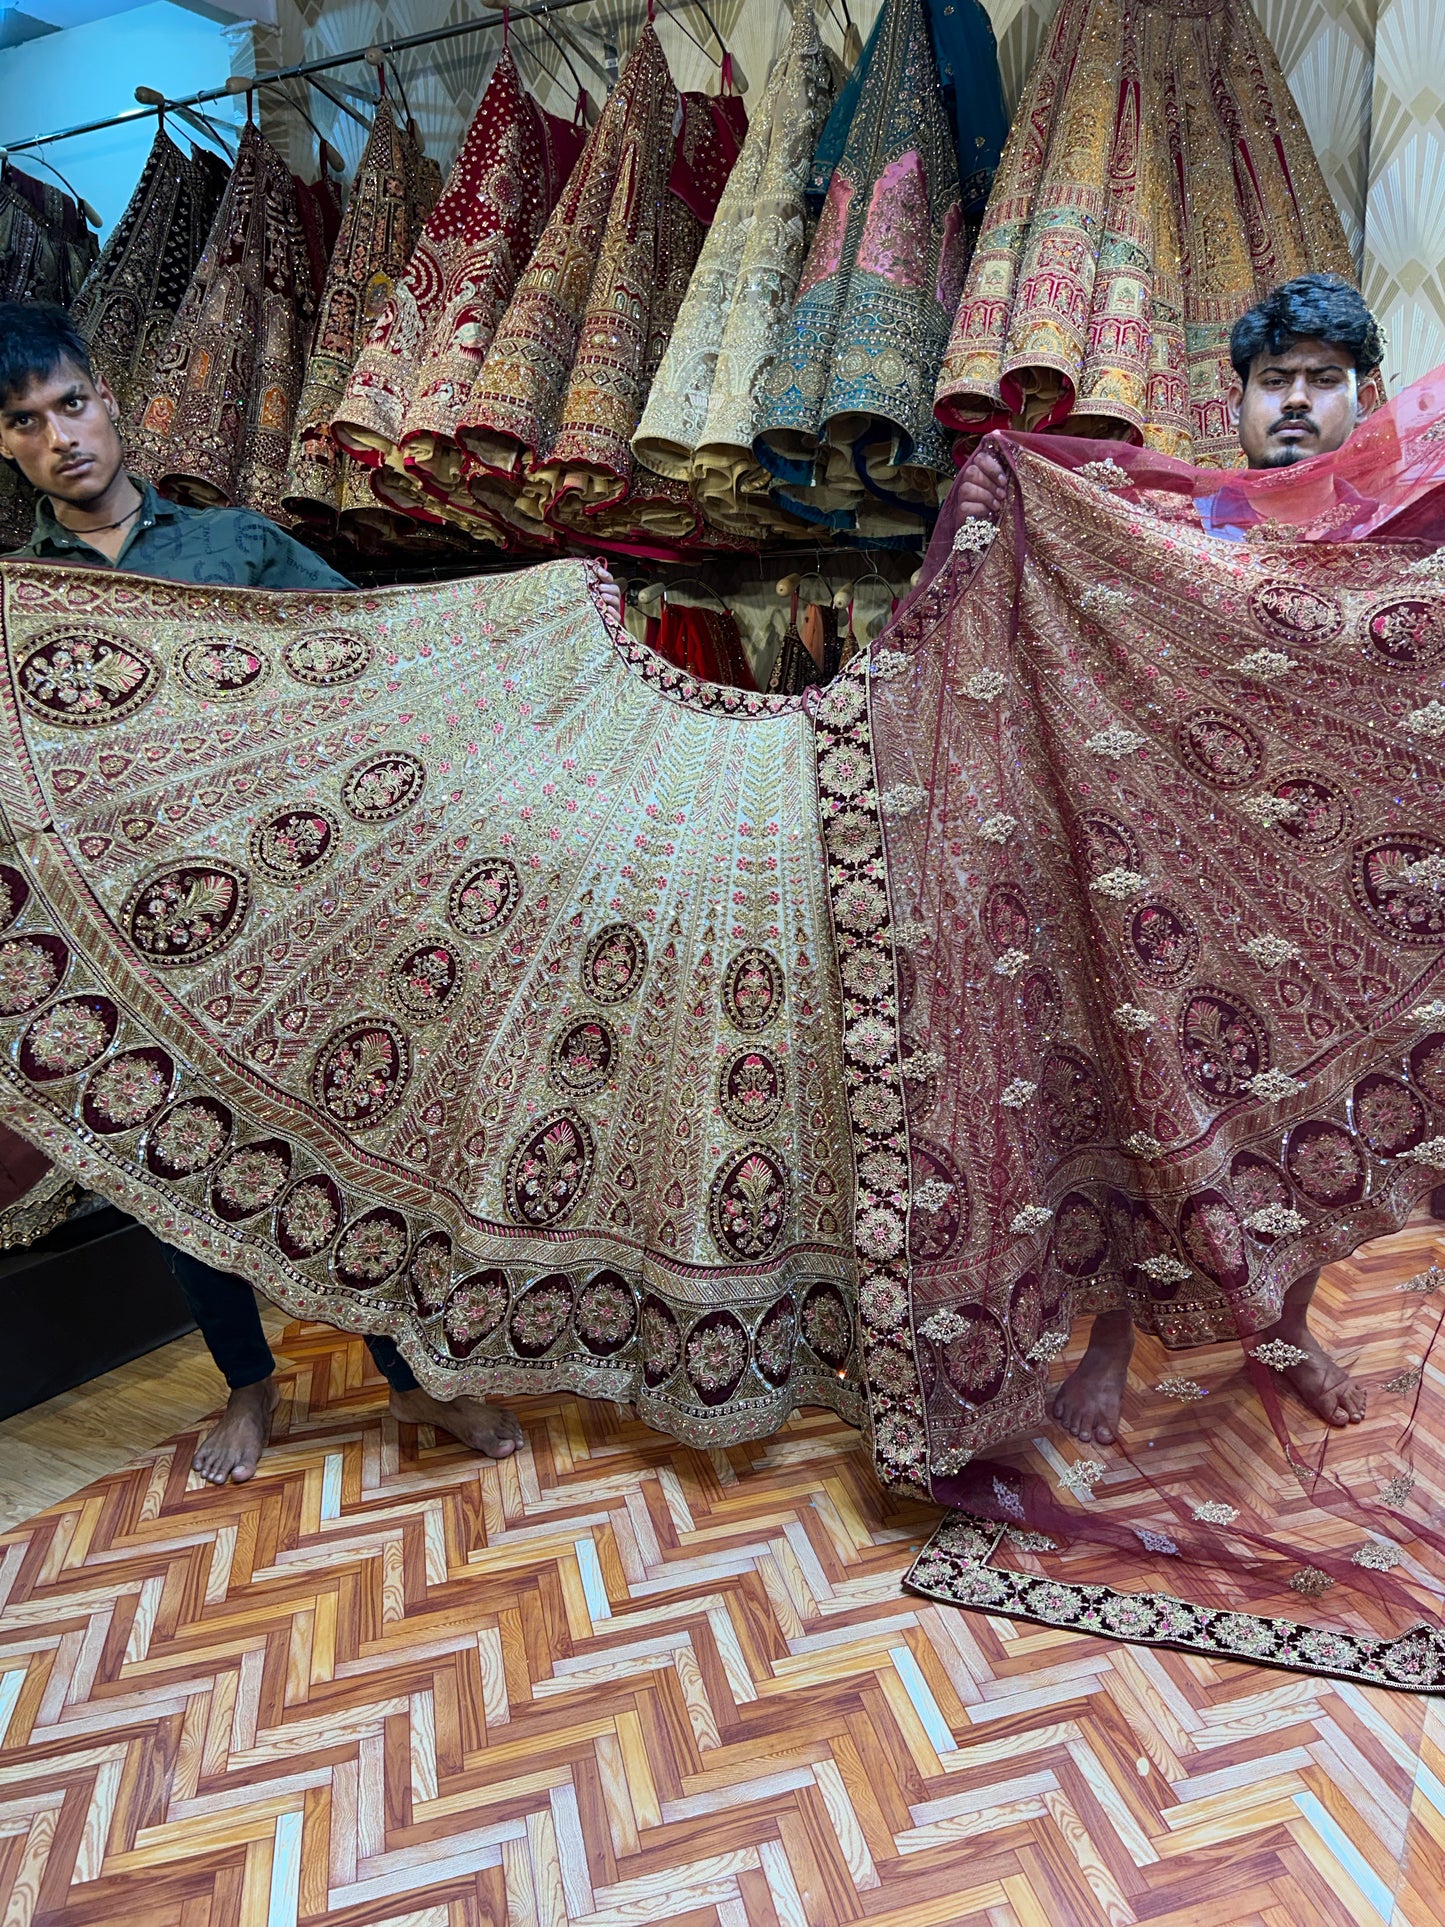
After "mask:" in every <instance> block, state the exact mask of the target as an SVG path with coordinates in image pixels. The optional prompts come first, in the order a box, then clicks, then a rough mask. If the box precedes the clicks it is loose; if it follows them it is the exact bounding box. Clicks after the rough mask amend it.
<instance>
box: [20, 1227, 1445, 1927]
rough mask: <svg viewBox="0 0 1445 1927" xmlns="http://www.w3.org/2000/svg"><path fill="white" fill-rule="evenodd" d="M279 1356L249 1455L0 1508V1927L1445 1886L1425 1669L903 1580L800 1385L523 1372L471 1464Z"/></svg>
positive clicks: (1235, 1918)
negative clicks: (1373, 1686) (662, 1395)
mask: <svg viewBox="0 0 1445 1927" xmlns="http://www.w3.org/2000/svg"><path fill="white" fill-rule="evenodd" d="M1422 1254H1423V1256H1422ZM1430 1255H1431V1237H1430V1234H1429V1232H1428V1230H1427V1229H1425V1228H1424V1227H1421V1229H1420V1231H1419V1232H1418V1233H1414V1232H1412V1233H1407V1234H1403V1235H1402V1236H1401V1237H1400V1238H1397V1239H1393V1240H1389V1241H1386V1242H1385V1243H1384V1244H1382V1245H1380V1246H1376V1247H1373V1248H1372V1249H1371V1251H1370V1252H1369V1253H1366V1254H1361V1256H1360V1257H1359V1258H1358V1259H1357V1260H1356V1261H1355V1262H1356V1264H1357V1266H1358V1267H1359V1268H1360V1269H1361V1271H1362V1273H1363V1272H1373V1273H1374V1274H1375V1275H1374V1276H1373V1277H1372V1278H1371V1279H1370V1281H1369V1282H1370V1284H1371V1286H1373V1287H1378V1285H1379V1283H1380V1279H1381V1276H1382V1275H1383V1274H1384V1271H1388V1272H1389V1273H1390V1275H1395V1274H1398V1276H1400V1277H1404V1276H1407V1275H1409V1273H1410V1272H1411V1271H1413V1270H1418V1269H1419V1268H1420V1267H1421V1264H1422V1262H1425V1261H1428V1259H1429V1257H1430ZM1341 1282H1346V1283H1347V1282H1348V1281H1347V1280H1343V1279H1342V1280H1341ZM1361 1282H1364V1281H1363V1278H1362V1280H1361ZM286 1351H287V1354H288V1358H289V1360H290V1364H289V1366H288V1369H287V1373H286V1377H285V1385H286V1399H285V1402H284V1403H283V1406H282V1409H281V1411H280V1413H279V1414H278V1418H277V1424H276V1428H275V1432H274V1440H275V1442H274V1444H273V1446H272V1449H271V1450H270V1452H269V1453H268V1455H267V1457H266V1459H265V1460H264V1462H263V1466H262V1470H261V1474H260V1476H258V1478H257V1479H256V1481H255V1482H254V1484H253V1485H251V1486H249V1487H231V1488H229V1489H226V1490H222V1491H213V1490H210V1489H207V1488H203V1487H198V1486H196V1485H195V1484H194V1483H193V1482H192V1481H191V1480H190V1479H189V1477H188V1474H187V1470H186V1468H187V1464H188V1458H189V1452H190V1449H191V1447H192V1444H193V1442H194V1438H195V1432H194V1430H192V1431H189V1432H186V1433H184V1434H182V1435H180V1436H179V1437H177V1438H175V1439H173V1440H171V1441H169V1442H167V1443H166V1444H164V1445H161V1446H158V1447H156V1448H155V1449H153V1450H150V1451H148V1452H146V1453H144V1454H143V1455H142V1456H141V1457H140V1458H139V1459H137V1460H136V1461H135V1462H133V1463H132V1464H131V1465H129V1466H128V1467H126V1468H124V1469H122V1470H119V1471H115V1472H113V1473H109V1474H107V1475H106V1476H104V1477H102V1478H99V1479H97V1480H96V1481H95V1482H94V1483H92V1484H90V1485H88V1486H86V1487H85V1488H84V1489H83V1490H82V1491H80V1492H78V1493H77V1494H75V1496H74V1497H73V1498H70V1499H67V1500H64V1501H63V1502H61V1503H60V1504H58V1505H55V1506H52V1507H51V1508H50V1509H49V1510H48V1511H46V1512H44V1513H42V1514H40V1515H39V1516H38V1517H36V1518H34V1519H32V1520H30V1521H28V1522H27V1523H25V1524H23V1525H18V1526H15V1527H13V1528H11V1529H10V1530H8V1531H6V1532H3V1533H0V1927H61V1924H62V1923H64V1927H290V1924H291V1923H314V1922H323V1921H324V1922H327V1923H330V1924H331V1927H363V1924H365V1927H503V1924H504V1923H506V1927H564V1924H566V1927H641V1924H644V1923H649V1924H650V1923H655V1924H656V1927H663V1924H664V1923H666V1927H834V1923H843V1922H851V1921H865V1922H870V1923H873V1927H985V1923H987V1927H1095V1923H1101V1924H1103V1923H1106V1924H1107V1927H1123V1924H1124V1923H1129V1922H1134V1921H1141V1922H1142V1921H1149V1922H1157V1923H1168V1924H1169V1927H1317V1924H1318V1923H1329V1924H1333V1923H1342V1922H1348V1923H1354V1922H1362V1923H1367V1924H1368V1927H1384V1924H1386V1923H1391V1924H1393V1927H1431V1923H1434V1922H1438V1921H1439V1920H1440V1919H1441V1918H1442V1917H1445V1716H1442V1710H1441V1706H1440V1703H1439V1702H1434V1701H1422V1700H1419V1699H1415V1698H1412V1697H1408V1696H1405V1695H1391V1694H1386V1693H1382V1692H1374V1691H1364V1690H1360V1689H1358V1688H1356V1687H1352V1686H1348V1685H1334V1684H1329V1683H1326V1682H1322V1681H1316V1680H1311V1679H1308V1678H1303V1677H1299V1676H1295V1675H1290V1674H1283V1673H1271V1672H1268V1671H1265V1670H1263V1669H1260V1668H1252V1667H1246V1666H1242V1665H1224V1664H1217V1663H1213V1662H1208V1661H1204V1660H1201V1659H1197V1658H1190V1657H1187V1656H1183V1655H1179V1654H1173V1653H1167V1652H1149V1651H1146V1650H1143V1649H1137V1648H1128V1647H1124V1646H1119V1645H1113V1644H1108V1643H1105V1642H1102V1641H1095V1640H1090V1639H1084V1638H1080V1637H1077V1636H1072V1635H1066V1634H1059V1633H1054V1632H1050V1631H1044V1630H1040V1629H1039V1628H1036V1627H1030V1626H1025V1625H1015V1624H1013V1623H1011V1622H1009V1621H1006V1620H997V1619H988V1618H984V1617H981V1616H979V1615H976V1614H971V1613H963V1612H959V1611H956V1610H954V1609H951V1608H946V1607H939V1606H931V1605H928V1604H926V1603H924V1602H922V1601H919V1600H916V1599H913V1598H910V1597H909V1596H908V1595H906V1594H904V1593H903V1592H902V1591H901V1588H900V1584H899V1579H900V1574H901V1573H902V1572H903V1571H904V1570H905V1568H906V1567H907V1565H908V1563H909V1562H910V1560H911V1559H912V1557H913V1555H914V1553H915V1551H916V1550H917V1548H918V1546H919V1545H920V1544H921V1543H922V1541H923V1540H924V1538H926V1536H927V1535H928V1533H929V1532H930V1531H931V1529H932V1527H933V1524H934V1522H935V1515H934V1513H933V1512H932V1510H931V1509H930V1508H927V1507H924V1506H920V1505H915V1504H911V1503H904V1502H899V1501H897V1500H895V1499H892V1498H890V1497H888V1496H887V1495H885V1494H883V1493H882V1492H880V1490H879V1488H878V1487H877V1485H876V1484H875V1483H874V1480H873V1478H872V1475H871V1472H870V1470H869V1468H868V1462H867V1458H866V1455H865V1454H864V1452H863V1451H862V1449H861V1447H860V1444H859V1441H858V1439H857V1437H856V1435H854V1434H852V1433H851V1432H849V1431H848V1430H847V1429H846V1428H845V1427H844V1426H842V1425H840V1424H839V1423H837V1422H836V1421H835V1420H833V1419H832V1418H830V1417H825V1416H823V1415H816V1414H815V1415H804V1416H802V1417H800V1418H798V1419H796V1420H795V1421H794V1422H793V1423H792V1425H790V1427H789V1428H788V1429H787V1430H786V1431H785V1432H783V1433H781V1434H780V1435H778V1436H777V1437H776V1438H774V1439H772V1440H769V1441H766V1442H763V1443H760V1444H757V1445H751V1446H747V1447H739V1448H734V1449H731V1450H728V1451H726V1452H722V1451H719V1452H711V1453H709V1452H704V1451H693V1450H689V1449H686V1448H683V1447H680V1446H678V1445H676V1444H674V1443H673V1442H672V1441H670V1440H667V1439H664V1438H661V1437H659V1436H657V1435H656V1434H654V1433H651V1432H649V1431H647V1430H646V1429H645V1428H644V1427H642V1426H641V1425H639V1424H638V1423H637V1422H636V1421H635V1420H633V1419H632V1418H631V1417H629V1416H628V1415H626V1414H625V1413H623V1412H622V1411H620V1410H619V1409H618V1408H615V1407H612V1406H608V1405H589V1404H584V1403H582V1402H581V1401H578V1400H574V1399H571V1398H563V1397H559V1398H546V1399H540V1398H539V1399H532V1400H527V1401H524V1402H523V1403H522V1404H521V1405H519V1407H518V1409H519V1411H520V1413H521V1416H522V1418H523V1422H524V1424H525V1426H526V1429H527V1437H528V1443H527V1446H526V1449H525V1450H524V1451H523V1452H522V1453H521V1454H519V1455H518V1457H517V1458H515V1459H513V1460H509V1461H506V1462H504V1463H502V1464H500V1465H492V1464H488V1463H483V1462H480V1461H478V1460H477V1459H475V1458H472V1457H470V1456H469V1455H467V1454H466V1453H465V1452H463V1451H462V1450H461V1449H460V1448H459V1447H457V1446H455V1445H453V1444H452V1443H451V1442H450V1441H448V1440H446V1439H436V1438H433V1437H432V1435H431V1434H430V1433H429V1432H427V1431H426V1429H425V1428H414V1427H410V1426H401V1427H398V1426H397V1425H396V1424H395V1423H394V1422H393V1421H392V1420H391V1419H390V1418H389V1417H388V1416H387V1415H386V1411H385V1400H384V1387H382V1386H381V1384H380V1382H379V1381H378V1380H377V1379H376V1378H375V1377H374V1376H373V1375H372V1374H371V1371H370V1363H369V1360H368V1358H367V1355H366V1353H365V1350H364V1348H363V1347H362V1346H361V1344H360V1343H359V1342H357V1341H355V1340H349V1339H346V1338H343V1337H341V1336H340V1335H338V1334H336V1333H334V1332H330V1331H326V1330H323V1329H321V1328H318V1327H312V1326H293V1327H291V1328H289V1330H288V1332H287V1334H286Z"/></svg>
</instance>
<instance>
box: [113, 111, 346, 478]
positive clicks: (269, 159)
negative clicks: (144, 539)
mask: <svg viewBox="0 0 1445 1927" xmlns="http://www.w3.org/2000/svg"><path fill="white" fill-rule="evenodd" d="M314 313H315V295H314V293H313V289H312V282H311V268H310V265H309V263H308V259H307V250H306V242H305V239H304V237H303V234H302V229H301V222H300V219H299V217H298V214H297V210H296V190H295V184H294V182H293V180H292V177H291V175H290V174H289V172H288V171H287V168H286V164H285V162H284V161H283V160H282V159H281V156H280V155H279V154H278V153H277V152H276V150H275V148H274V147H272V145H271V144H270V142H269V141H267V140H265V139H264V138H263V137H262V135H261V134H260V133H259V132H258V131H257V129H256V128H255V127H254V126H252V125H251V124H250V123H249V122H248V123H247V125H246V126H245V127H244V128H243V129H242V131H241V144H240V149H239V151H238V153H237V156H236V165H235V169H234V171H233V172H232V175H231V179H230V181H229V183H228V184H227V187H226V192H225V196H224V198H223V200H222V202H221V206H220V209H219V211H218V212H217V215H216V219H215V223H214V225H213V226H212V229H211V233H210V238H209V239H208V241H207V242H206V247H205V252H204V253H203V254H202V256H201V262H200V266H199V267H198V268H197V269H196V272H195V274H194V275H193V276H192V278H191V284H190V286H189V287H188V288H187V290H186V293H185V297H184V299H183V300H182V302H181V306H180V309H179V312H178V313H177V315H176V322H175V326H174V328H173V329H172V330H171V335H170V339H169V340H168V341H167V343H166V346H165V348H164V349H163V350H162V352H161V356H160V359H159V362H158V363H157V367H156V374H155V380H154V383H153V386H152V389H151V393H150V394H149V395H148V396H141V397H138V398H137V401H136V405H135V407H134V409H133V410H132V415H131V428H132V435H131V437H130V439H131V443H132V447H133V458H134V461H135V465H136V467H137V468H138V469H139V470H140V471H141V473H142V474H144V475H146V476H147V477H148V478H149V479H150V480H151V481H153V482H155V483H156V485H157V486H158V487H160V488H161V489H163V490H164V492H165V493H166V494H169V495H174V496H175V497H176V499H177V500H179V501H185V502H190V503H193V504H196V505H197V506H200V507H203V508H204V507H211V506H214V505H216V504H218V503H227V504H234V505H236V506H238V507H245V508H254V509H259V510H260V511H261V512H262V513H263V514H268V515H274V514H276V513H277V512H278V511H279V509H280V504H281V496H282V494H283V492H284V489H285V483H286V458H287V455H288V454H289V452H290V447H291V422H292V417H293V414H294V411H295V406H296V399H297V396H298V395H299V394H300V391H301V382H302V378H303V375H304V372H305V367H306V354H307V349H308V346H309V342H310V335H311V323H312V317H313V315H314Z"/></svg>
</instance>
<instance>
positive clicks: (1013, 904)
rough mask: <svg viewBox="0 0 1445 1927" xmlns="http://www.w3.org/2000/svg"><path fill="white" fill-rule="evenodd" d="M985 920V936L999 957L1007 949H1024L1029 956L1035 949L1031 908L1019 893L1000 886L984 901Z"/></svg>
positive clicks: (983, 919)
mask: <svg viewBox="0 0 1445 1927" xmlns="http://www.w3.org/2000/svg"><path fill="white" fill-rule="evenodd" d="M981 917H982V922H983V934H984V937H985V939H986V941H987V943H988V947H989V949H990V950H991V951H992V952H993V954H994V955H995V956H996V957H1001V956H1002V955H1003V954H1004V952H1005V951H1006V950H1022V951H1024V952H1025V954H1027V952H1028V951H1030V950H1031V949H1032V948H1033V942H1034V933H1033V925H1032V923H1031V922H1030V920H1029V906H1028V905H1027V904H1026V903H1025V902H1024V900H1023V898H1022V896H1020V894H1019V892H1018V891H1017V890H1011V889H1009V888H1008V887H1007V886H1006V885H1004V884H996V885H995V886H994V888H993V889H992V890H990V891H989V893H988V895H987V896H986V897H985V898H984V900H983V910H982V913H981Z"/></svg>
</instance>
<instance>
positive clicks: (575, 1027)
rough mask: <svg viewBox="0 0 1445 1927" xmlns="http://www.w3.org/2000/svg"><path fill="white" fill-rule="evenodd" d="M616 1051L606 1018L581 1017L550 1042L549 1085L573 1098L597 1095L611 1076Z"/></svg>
mask: <svg viewBox="0 0 1445 1927" xmlns="http://www.w3.org/2000/svg"><path fill="white" fill-rule="evenodd" d="M617 1050H618V1044H617V1032H616V1031H615V1030H614V1029H613V1028H612V1026H611V1024H609V1023H608V1021H607V1019H606V1018H605V1017H581V1018H579V1019H578V1020H577V1022H576V1023H573V1024H569V1025H568V1026H567V1028H566V1029H565V1030H564V1031H563V1032H562V1033H561V1035H560V1036H558V1037H555V1038H554V1039H553V1040H552V1050H551V1054H550V1057H549V1060H548V1069H549V1074H550V1076H551V1079H552V1082H553V1083H554V1084H555V1085H556V1086H557V1088H558V1089H559V1090H563V1091H568V1092H570V1093H571V1094H572V1095H573V1096H574V1097H584V1096H586V1094H587V1093H588V1092H589V1091H600V1090H601V1089H602V1087H603V1085H604V1084H605V1083H606V1082H607V1080H608V1078H609V1077H610V1076H611V1075H612V1067H613V1065H614V1064H615V1063H616V1062H617Z"/></svg>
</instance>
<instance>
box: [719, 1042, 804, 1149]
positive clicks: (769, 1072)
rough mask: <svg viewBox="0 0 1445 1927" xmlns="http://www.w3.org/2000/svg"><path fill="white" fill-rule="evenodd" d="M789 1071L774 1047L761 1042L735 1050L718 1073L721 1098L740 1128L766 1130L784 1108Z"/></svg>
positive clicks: (727, 1114)
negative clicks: (768, 1046)
mask: <svg viewBox="0 0 1445 1927" xmlns="http://www.w3.org/2000/svg"><path fill="white" fill-rule="evenodd" d="M786 1091H787V1080H786V1074H785V1073H784V1070H783V1067H782V1065H781V1064H780V1063H779V1062H778V1060H777V1058H776V1057H774V1056H773V1054H772V1052H771V1051H766V1050H762V1049H760V1048H759V1047H758V1046H757V1045H753V1046H751V1047H748V1046H744V1048H743V1049H742V1050H735V1051H734V1052H733V1054H732V1056H731V1057H729V1058H728V1060H727V1061H726V1063H725V1064H724V1065H723V1066H722V1069H721V1070H720V1071H719V1072H718V1077H717V1101H718V1105H719V1108H720V1109H721V1111H722V1114H723V1116H724V1117H725V1118H726V1119H727V1121H728V1123H729V1124H731V1125H733V1126H734V1127H735V1128H736V1129H737V1130H739V1131H749V1132H752V1131H766V1130H767V1128H768V1126H769V1125H770V1124H771V1123H772V1121H773V1119H774V1118H775V1117H776V1116H777V1115H778V1112H779V1111H780V1110H781V1109H782V1108H783V1098H784V1095H785V1094H786Z"/></svg>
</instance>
